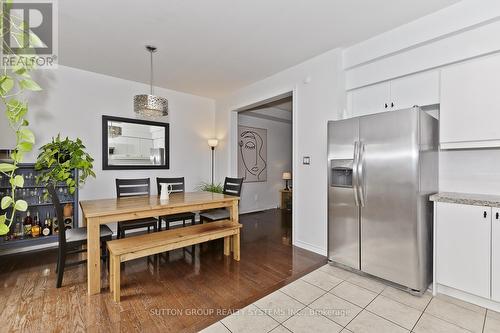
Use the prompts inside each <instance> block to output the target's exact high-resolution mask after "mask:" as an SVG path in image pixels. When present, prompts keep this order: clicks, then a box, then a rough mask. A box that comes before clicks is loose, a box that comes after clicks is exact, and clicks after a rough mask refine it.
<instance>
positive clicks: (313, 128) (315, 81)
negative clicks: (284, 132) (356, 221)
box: [215, 50, 345, 255]
mask: <svg viewBox="0 0 500 333" xmlns="http://www.w3.org/2000/svg"><path fill="white" fill-rule="evenodd" d="M341 67H342V63H341V52H340V50H332V51H329V52H326V53H324V54H322V55H319V56H317V57H315V58H312V59H310V60H308V61H305V62H303V63H301V64H299V65H297V66H294V67H292V68H289V69H287V70H285V71H282V72H280V73H278V74H275V75H273V76H270V77H268V78H266V79H264V80H261V81H259V82H256V83H254V84H251V85H249V86H247V87H244V88H242V89H240V90H238V91H237V92H235V93H234V94H232V95H230V96H228V97H225V98H223V99H219V100H217V101H216V109H217V112H216V120H215V124H216V136H217V137H218V138H219V139H220V140H221V145H220V147H219V148H218V155H217V156H218V162H219V168H218V169H217V170H218V174H217V177H218V178H219V179H222V178H223V177H224V176H225V175H233V176H235V175H236V163H237V160H236V147H235V142H236V140H235V138H236V135H235V131H236V129H235V127H236V126H235V125H236V124H237V121H236V118H237V117H236V113H235V112H232V111H233V110H236V109H238V108H241V107H244V106H246V105H250V104H253V103H256V102H258V101H262V100H266V99H268V98H271V97H274V96H277V95H280V94H283V93H285V92H290V91H293V92H294V96H293V103H294V105H293V160H294V163H293V171H294V192H293V196H294V198H293V200H294V209H293V231H292V232H293V244H294V245H296V246H300V247H303V248H306V249H309V250H311V251H315V252H317V253H320V254H323V255H326V253H327V180H326V165H327V161H326V153H327V145H326V138H327V133H326V130H327V121H328V120H334V119H338V118H339V115H340V114H341V110H342V109H343V108H344V106H345V96H344V93H343V89H344V81H343V73H342V71H341ZM302 156H310V157H311V164H310V165H303V164H302V163H301V162H302Z"/></svg>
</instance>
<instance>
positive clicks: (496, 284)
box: [491, 208, 500, 302]
mask: <svg viewBox="0 0 500 333" xmlns="http://www.w3.org/2000/svg"><path fill="white" fill-rule="evenodd" d="M492 212H493V215H492V216H491V218H492V220H491V223H492V224H491V298H492V299H493V300H494V301H497V302H500V209H499V208H493V210H492Z"/></svg>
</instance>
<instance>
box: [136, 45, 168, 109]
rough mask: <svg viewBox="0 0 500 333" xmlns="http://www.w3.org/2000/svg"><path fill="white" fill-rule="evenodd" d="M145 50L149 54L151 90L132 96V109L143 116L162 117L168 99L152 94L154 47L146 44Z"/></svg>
mask: <svg viewBox="0 0 500 333" xmlns="http://www.w3.org/2000/svg"><path fill="white" fill-rule="evenodd" d="M146 50H147V51H148V52H149V54H150V62H151V69H150V70H151V72H150V85H151V90H150V94H149V95H146V94H144V95H135V96H134V111H135V113H138V114H140V115H142V116H145V117H162V116H168V101H167V99H166V98H164V97H160V96H155V95H154V94H153V53H154V52H156V47H155V46H151V45H146Z"/></svg>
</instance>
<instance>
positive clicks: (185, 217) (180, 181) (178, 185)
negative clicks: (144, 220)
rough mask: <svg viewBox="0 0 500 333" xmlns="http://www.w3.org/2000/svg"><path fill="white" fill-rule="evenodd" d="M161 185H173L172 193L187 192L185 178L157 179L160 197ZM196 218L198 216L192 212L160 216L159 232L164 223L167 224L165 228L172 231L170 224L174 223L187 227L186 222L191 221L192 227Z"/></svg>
mask: <svg viewBox="0 0 500 333" xmlns="http://www.w3.org/2000/svg"><path fill="white" fill-rule="evenodd" d="M160 184H169V185H171V186H172V193H184V191H185V186H184V177H177V178H160V177H156V186H157V188H158V195H159V194H160V192H161V185H160ZM195 216H196V214H195V213H192V212H187V213H179V214H173V215H165V216H160V217H159V218H158V230H162V227H163V222H165V228H166V229H167V230H168V229H170V223H172V222H178V221H182V226H183V227H185V226H186V221H191V225H194V224H195V223H196V221H195Z"/></svg>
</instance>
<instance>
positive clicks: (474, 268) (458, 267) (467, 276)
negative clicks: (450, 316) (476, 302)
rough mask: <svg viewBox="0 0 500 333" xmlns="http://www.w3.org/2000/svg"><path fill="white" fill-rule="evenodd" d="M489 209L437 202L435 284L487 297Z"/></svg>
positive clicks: (489, 254)
mask: <svg viewBox="0 0 500 333" xmlns="http://www.w3.org/2000/svg"><path fill="white" fill-rule="evenodd" d="M491 212H492V209H491V208H490V207H480V206H467V205H459V204H450V203H443V202H438V203H437V225H436V245H437V246H436V249H435V250H436V280H437V283H439V284H442V285H445V286H448V287H452V288H455V289H459V290H462V291H465V292H468V293H470V294H473V295H477V296H481V297H484V298H490V269H491V264H490V258H491V253H490V251H491V249H490V235H491Z"/></svg>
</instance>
